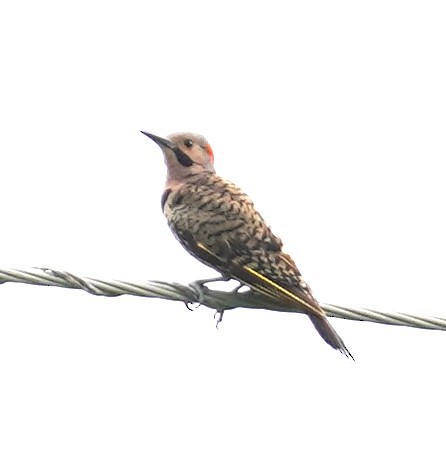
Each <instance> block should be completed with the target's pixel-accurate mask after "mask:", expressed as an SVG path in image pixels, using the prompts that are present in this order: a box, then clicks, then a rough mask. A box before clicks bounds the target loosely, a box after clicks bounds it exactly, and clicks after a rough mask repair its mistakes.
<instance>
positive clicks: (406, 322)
mask: <svg viewBox="0 0 446 461" xmlns="http://www.w3.org/2000/svg"><path fill="white" fill-rule="evenodd" d="M5 282H16V283H27V284H32V285H45V286H56V287H62V288H77V289H80V290H84V291H86V292H88V293H90V294H93V295H97V296H120V295H132V296H143V297H146V298H161V299H166V300H170V301H182V302H184V303H186V304H188V303H197V302H201V304H202V305H204V306H207V307H209V308H211V309H216V310H218V311H224V310H228V309H234V308H236V307H244V308H250V309H268V310H274V311H282V312H299V313H302V311H301V310H299V309H298V308H295V309H293V308H290V307H283V306H280V305H277V304H275V303H274V302H273V301H271V300H270V299H268V298H265V297H264V296H263V295H260V294H257V293H254V292H252V291H250V290H248V291H245V292H236V291H220V290H211V289H209V288H208V287H204V289H203V297H202V299H199V296H198V295H197V292H196V291H195V290H194V289H193V288H192V287H189V286H185V285H181V284H179V283H168V282H162V281H156V280H150V281H146V282H125V281H120V280H101V279H95V278H89V277H81V276H78V275H74V274H71V273H69V272H65V271H57V270H53V269H47V268H38V267H33V268H29V269H25V270H24V269H0V284H1V283H5ZM321 305H322V307H323V309H324V310H325V312H326V313H327V315H328V316H330V317H338V318H342V319H347V320H361V321H368V322H376V323H383V324H387V325H402V326H407V327H415V328H424V329H430V330H446V319H443V318H438V317H422V316H416V315H409V314H402V313H398V312H379V311H375V310H370V309H358V308H356V309H353V308H347V307H342V306H336V305H333V304H321Z"/></svg>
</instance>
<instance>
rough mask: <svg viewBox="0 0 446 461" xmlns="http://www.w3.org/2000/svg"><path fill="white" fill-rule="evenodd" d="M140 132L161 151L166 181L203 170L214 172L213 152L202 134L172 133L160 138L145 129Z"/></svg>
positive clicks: (176, 179)
mask: <svg viewBox="0 0 446 461" xmlns="http://www.w3.org/2000/svg"><path fill="white" fill-rule="evenodd" d="M141 133H143V134H145V135H146V136H148V137H149V138H150V139H152V141H155V142H156V143H157V144H158V146H159V147H160V148H161V150H162V151H163V154H164V161H165V163H166V165H167V178H168V181H169V180H171V181H182V180H184V179H186V178H188V177H190V176H193V175H195V174H197V173H201V172H203V171H209V172H212V173H215V170H214V154H213V152H212V149H211V146H210V145H209V143H208V142H207V141H206V139H205V138H204V137H203V136H200V135H199V134H193V133H174V134H171V135H169V136H167V138H160V137H159V136H156V135H154V134H151V133H147V132H146V131H141Z"/></svg>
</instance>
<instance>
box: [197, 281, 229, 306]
mask: <svg viewBox="0 0 446 461" xmlns="http://www.w3.org/2000/svg"><path fill="white" fill-rule="evenodd" d="M228 280H229V277H215V278H212V279H203V280H195V282H192V283H189V287H190V288H191V290H192V291H193V292H194V293H195V295H196V297H197V302H198V304H199V305H200V304H203V303H204V295H205V293H206V292H207V291H209V288H208V287H207V286H205V285H206V284H207V283H211V282H227V281H228Z"/></svg>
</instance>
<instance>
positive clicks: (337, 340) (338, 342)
mask: <svg viewBox="0 0 446 461" xmlns="http://www.w3.org/2000/svg"><path fill="white" fill-rule="evenodd" d="M309 317H310V320H311V321H312V322H313V325H314V327H315V328H316V330H317V332H318V333H319V334H320V335H321V336H322V338H323V339H324V341H325V342H326V343H327V344H329V345H330V346H331V347H332V348H333V349H336V350H338V351H339V352H341V353H342V354H344V355H345V356H346V357H350V358H351V359H352V360H353V361H354V360H355V359H354V358H353V355H352V354H350V352H349V350H348V349H347V347H346V346H345V344H344V341H342V339H341V337H340V336H339V335H338V334H337V333H336V331H335V329H334V328H333V327H332V326H331V325H330V322H329V321H328V319H327V317H325V316H318V315H315V314H310V315H309Z"/></svg>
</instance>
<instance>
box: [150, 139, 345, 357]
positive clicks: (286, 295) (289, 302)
mask: <svg viewBox="0 0 446 461" xmlns="http://www.w3.org/2000/svg"><path fill="white" fill-rule="evenodd" d="M141 133H143V134H144V135H146V136H148V137H149V138H150V139H151V140H152V141H154V142H155V143H156V144H157V145H158V146H159V147H160V148H161V150H162V152H163V154H164V162H165V164H166V166H167V178H166V184H165V189H164V192H163V194H162V197H161V207H162V211H163V213H164V215H165V217H166V219H167V223H168V226H169V228H170V230H171V231H172V232H173V234H174V236H175V237H176V238H177V240H178V241H179V242H180V243H181V245H182V246H183V247H184V248H185V249H186V250H187V251H188V252H189V253H190V254H191V255H192V256H194V257H195V258H196V259H198V260H199V261H201V262H202V263H204V264H206V265H207V266H209V267H211V268H213V269H215V270H217V271H218V272H219V273H220V274H221V276H222V277H221V278H219V280H220V279H221V280H230V279H233V280H236V281H238V282H239V283H240V286H246V287H248V288H249V289H251V290H253V291H254V292H255V293H260V294H262V295H264V296H267V297H268V298H269V299H272V300H273V301H274V302H277V303H281V305H283V306H284V307H287V306H291V307H293V308H298V309H300V310H301V311H302V312H304V313H305V314H307V315H308V317H309V318H310V320H311V322H312V323H313V325H314V327H315V328H316V330H317V331H318V333H319V334H320V336H321V337H322V338H323V339H324V340H325V342H326V343H327V344H329V345H330V346H331V347H332V348H334V349H336V350H338V351H340V352H341V353H342V354H344V355H345V356H347V357H348V358H351V359H353V360H354V358H353V356H352V354H351V353H350V352H349V350H348V349H347V347H346V346H345V344H344V342H343V340H342V339H341V337H340V336H339V335H338V333H337V332H336V331H335V329H334V328H333V327H332V325H331V324H330V323H329V321H328V319H327V316H326V314H325V312H324V310H323V309H322V307H321V305H320V304H319V302H318V301H317V300H316V298H315V297H314V295H313V293H312V290H311V289H310V287H309V286H308V284H307V283H306V282H305V281H304V279H303V277H302V274H301V272H300V271H299V269H298V268H297V266H296V264H295V262H294V261H293V259H292V258H291V256H289V255H288V254H286V253H284V252H283V250H282V248H283V243H282V240H281V239H280V238H279V237H277V236H276V235H275V234H274V233H273V232H272V230H271V228H270V227H269V225H268V224H267V223H266V222H265V220H264V219H263V217H262V216H261V215H260V213H259V212H258V211H257V210H256V208H255V207H254V203H253V202H252V200H251V199H250V198H249V197H248V195H247V194H245V193H244V192H243V191H242V190H241V189H240V188H239V187H237V186H236V185H235V184H233V183H232V182H230V181H228V180H226V179H224V178H222V177H220V176H218V175H217V174H216V171H215V168H214V153H213V150H212V148H211V146H210V144H209V143H208V141H207V140H206V138H205V137H203V136H201V135H199V134H194V133H173V134H171V135H169V136H167V137H165V138H163V137H159V136H157V135H154V134H152V133H149V132H147V131H141ZM213 280H217V279H209V280H207V281H206V280H204V281H201V282H202V283H206V282H209V281H213ZM220 320H221V318H220Z"/></svg>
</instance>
